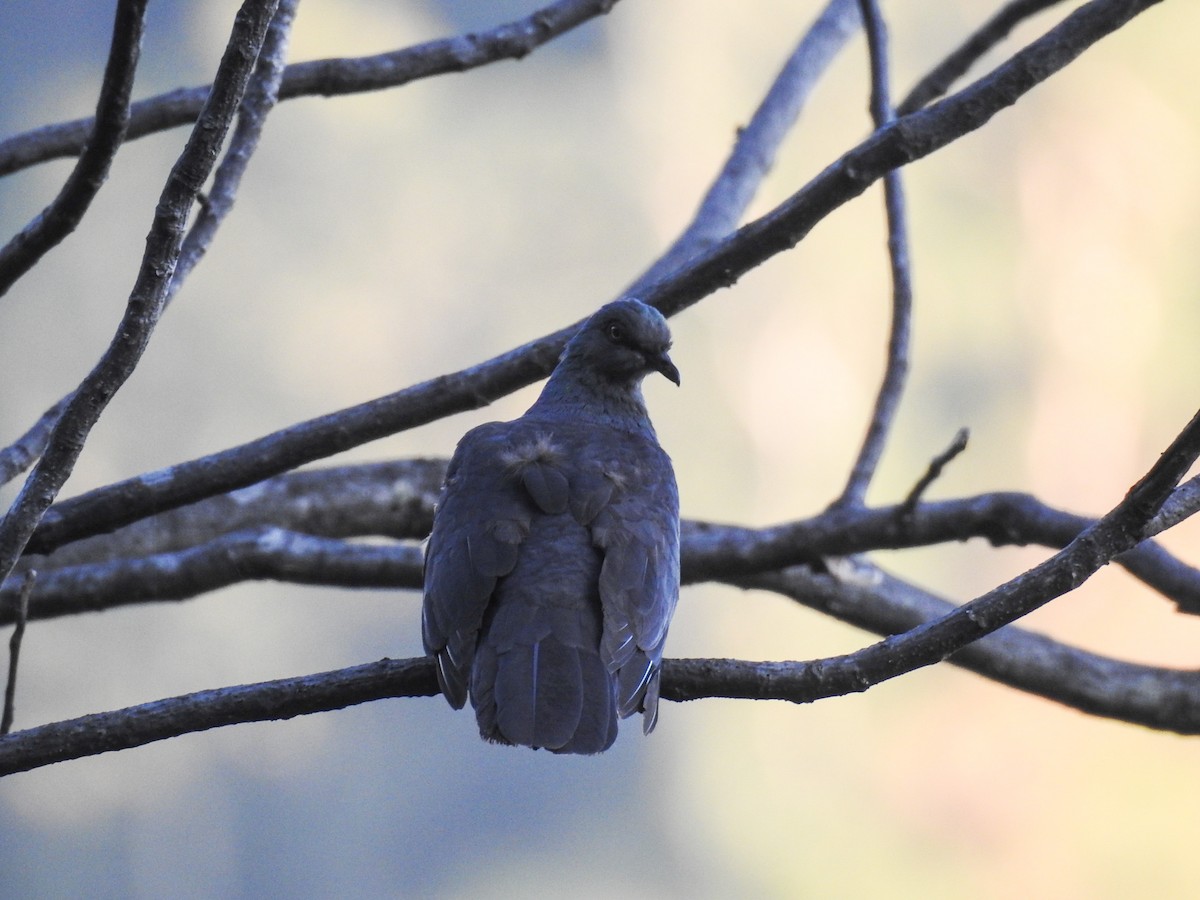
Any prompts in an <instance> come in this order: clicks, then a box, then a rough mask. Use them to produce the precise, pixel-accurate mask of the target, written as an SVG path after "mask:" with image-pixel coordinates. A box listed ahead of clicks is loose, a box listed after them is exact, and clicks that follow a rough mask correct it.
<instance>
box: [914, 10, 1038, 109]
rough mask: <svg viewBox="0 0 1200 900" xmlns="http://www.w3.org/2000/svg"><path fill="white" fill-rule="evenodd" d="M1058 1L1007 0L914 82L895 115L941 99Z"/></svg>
mask: <svg viewBox="0 0 1200 900" xmlns="http://www.w3.org/2000/svg"><path fill="white" fill-rule="evenodd" d="M1059 3H1062V0H1011V2H1010V3H1008V4H1007V5H1005V6H1004V7H1003V8H1002V9H1000V10H999V11H998V12H997V13H996V14H995V15H994V16H992V17H991V18H990V19H988V20H987V21H986V22H984V23H983V25H981V26H980V27H979V29H978V30H976V31H975V32H974V33H973V34H972V35H971V36H970V37H968V38H967V39H966V40H965V41H964V42H963V43H962V44H961V45H960V46H959V47H958V48H957V49H956V50H954V52H953V53H951V54H950V55H949V56H947V57H946V58H945V59H944V60H942V62H940V63H938V65H937V66H936V67H935V68H934V69H933V71H932V72H930V73H929V74H928V75H926V76H925V77H924V78H922V79H921V80H920V81H918V82H917V83H916V85H915V86H914V87H913V89H912V90H911V91H909V93H908V96H907V97H905V98H904V100H903V101H901V103H900V105H899V106H897V107H896V114H897V115H901V116H907V115H908V114H909V113H911V112H916V111H917V110H918V109H920V108H921V107H922V106H925V105H927V104H929V103H932V102H933V101H934V100H936V99H937V98H938V97H941V96H942V95H943V94H945V93H946V91H948V90H950V86H951V85H953V84H954V82H956V81H958V79H960V78H961V77H962V76H963V75H965V74H966V73H967V70H968V69H970V68H971V66H973V65H975V63H976V62H978V61H979V59H980V58H981V57H982V56H983V55H984V54H985V53H987V52H988V51H989V50H991V49H992V48H993V47H995V46H996V45H997V44H999V43H1000V42H1001V41H1002V40H1004V39H1005V38H1006V37H1008V36H1009V34H1011V33H1012V30H1013V29H1014V28H1016V27H1017V26H1018V25H1020V24H1021V23H1022V22H1024V21H1025V20H1026V19H1028V18H1031V17H1032V16H1034V15H1036V14H1037V13H1040V12H1041V11H1042V10H1044V9H1049V8H1050V7H1051V6H1057V5H1058V4H1059Z"/></svg>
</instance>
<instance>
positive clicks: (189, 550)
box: [0, 526, 423, 621]
mask: <svg viewBox="0 0 1200 900" xmlns="http://www.w3.org/2000/svg"><path fill="white" fill-rule="evenodd" d="M422 560H423V555H422V552H421V548H420V547H419V546H417V545H415V544H408V545H395V544H388V545H379V544H362V543H349V542H346V541H341V540H335V539H333V538H326V537H317V536H314V535H310V534H301V533H299V532H295V531H287V530H285V529H283V528H277V527H272V526H260V527H257V528H244V529H241V530H239V531H233V532H230V533H229V534H224V535H221V536H219V537H215V538H213V539H211V540H209V541H205V542H204V543H201V544H198V545H196V546H193V547H185V548H183V549H181V550H171V551H167V552H163V553H154V554H150V555H148V556H140V557H132V558H128V557H121V558H117V559H112V560H108V561H105V562H95V563H83V564H80V565H75V566H65V567H63V568H55V569H47V570H45V571H44V572H42V575H41V577H40V578H39V579H38V585H37V592H36V595H35V596H34V598H33V606H32V618H35V619H42V618H54V617H57V616H68V615H76V614H78V613H85V612H98V611H100V610H105V609H112V608H114V607H117V606H129V605H134V604H139V603H161V602H163V601H167V600H187V599H189V598H191V597H195V596H198V595H200V594H205V593H208V592H209V591H215V590H218V589H220V588H223V587H228V586H229V585H232V584H240V583H242V582H246V581H258V580H272V581H280V582H288V583H291V584H319V585H337V586H339V587H353V588H419V587H420V586H421V567H422ZM39 571H41V570H40V569H39ZM16 580H17V579H16V576H14V577H13V578H11V579H10V582H11V581H16ZM8 593H9V592H8V591H7V590H6V591H4V592H2V593H0V597H4V596H6V595H7V594H8ZM4 618H7V616H5V615H4V614H3V613H2V612H0V621H2V620H3V619H4Z"/></svg>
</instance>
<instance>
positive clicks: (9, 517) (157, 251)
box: [0, 0, 278, 579]
mask: <svg viewBox="0 0 1200 900" xmlns="http://www.w3.org/2000/svg"><path fill="white" fill-rule="evenodd" d="M277 5H278V0H246V3H245V4H244V5H243V6H242V8H241V10H239V12H238V14H237V19H236V21H235V23H234V27H233V32H232V34H231V36H230V40H229V45H228V46H227V48H226V51H225V54H224V56H223V57H222V59H221V63H220V66H219V67H218V70H217V77H216V79H215V80H214V82H213V85H214V86H213V90H212V93H211V94H210V95H209V98H208V101H207V102H206V104H205V109H204V112H203V113H202V114H201V116H200V118H199V120H198V121H197V123H196V128H195V129H193V131H192V134H191V137H190V138H189V139H188V142H187V144H186V146H185V147H184V150H183V153H182V154H181V155H180V157H179V159H178V160H177V161H176V163H175V166H174V167H173V168H172V169H171V174H170V176H169V177H168V179H167V184H166V186H165V187H164V188H163V191H162V195H161V196H160V198H159V202H158V207H157V209H156V210H155V214H154V219H153V221H152V223H151V226H150V233H149V235H148V236H147V238H146V251H145V254H144V256H143V257H142V264H141V267H140V269H139V271H138V275H137V279H136V281H135V283H134V287H133V292H132V293H131V294H130V297H129V301H128V304H127V305H126V309H125V314H124V316H123V317H122V319H121V323H120V325H119V326H118V328H117V333H116V335H115V336H114V337H113V339H112V342H111V344H110V345H109V347H108V349H107V350H105V352H104V354H103V355H102V356H101V358H100V361H99V362H98V363H97V364H96V366H95V368H93V369H92V371H91V372H90V373H88V375H87V376H85V378H84V379H83V381H82V383H81V384H80V385H79V387H78V388H77V389H76V390H75V392H74V393H73V394H72V395H71V399H70V400H69V401H68V403H67V407H66V409H65V410H64V411H63V413H62V416H61V418H60V419H59V421H58V424H57V425H56V426H55V428H54V431H53V434H52V435H51V437H50V441H49V444H48V445H47V447H46V450H45V453H44V454H43V456H42V459H41V461H40V462H39V463H38V465H37V466H36V467H35V468H34V470H33V472H32V473H31V474H30V475H29V477H28V478H27V479H26V481H25V484H24V485H23V487H22V489H21V491H20V493H19V494H18V495H17V498H16V500H15V501H14V502H13V504H12V506H11V507H10V508H9V510H8V512H7V514H6V515H5V516H4V519H3V520H0V579H3V578H4V577H7V575H8V573H9V572H10V571H12V567H13V565H14V564H15V563H16V561H17V559H18V558H19V557H20V555H21V553H22V552H23V551H24V549H25V546H26V544H27V542H28V540H29V537H30V535H32V534H33V531H34V529H35V528H36V527H37V525H38V522H39V521H40V520H41V518H42V516H43V514H44V513H45V511H46V510H47V509H48V508H49V506H50V504H51V503H52V502H53V501H54V498H55V496H56V495H57V494H58V491H59V490H60V489H61V488H62V486H63V484H64V483H65V482H66V480H67V478H68V477H69V476H70V474H71V470H72V469H73V468H74V465H75V460H76V459H77V458H78V457H79V453H80V451H81V450H82V449H83V444H84V441H85V440H87V436H88V433H89V432H90V431H91V429H92V426H93V425H95V424H96V421H97V420H98V419H99V418H100V414H101V413H102V412H103V411H104V408H105V407H106V406H107V405H108V402H109V401H110V400H111V399H112V397H113V395H114V394H116V392H117V390H118V389H119V388H120V387H121V385H122V384H124V382H125V380H126V379H127V378H128V377H129V376H130V374H131V373H132V372H133V370H134V368H135V367H136V366H137V363H138V361H139V360H140V359H141V357H142V353H143V352H144V351H145V349H146V346H147V344H148V342H149V340H150V334H151V332H152V331H153V330H154V326H155V324H157V322H158V317H159V315H160V314H161V312H162V308H163V303H164V302H165V299H166V293H167V288H168V285H169V283H170V279H171V275H172V273H173V272H174V270H175V263H176V260H177V259H178V257H179V248H180V244H181V243H182V240H183V232H184V228H185V226H186V224H187V216H188V212H189V211H190V210H191V207H192V204H193V203H194V202H195V199H196V195H197V194H198V193H199V192H200V189H201V188H202V187H203V185H204V182H205V180H207V178H208V175H209V173H210V172H211V171H212V167H213V163H214V161H215V160H216V158H217V154H218V151H219V150H220V147H221V144H222V142H223V141H224V138H225V133H226V131H227V129H228V127H229V123H230V121H231V120H232V118H233V114H234V112H235V110H236V109H237V105H238V103H239V102H240V100H241V96H242V94H243V92H244V91H245V89H246V82H247V81H248V79H249V77H250V72H251V70H252V68H253V66H254V63H255V60H256V59H257V57H258V52H259V49H260V48H261V47H262V42H263V38H264V37H265V35H266V30H267V25H268V24H269V22H270V20H271V17H272V16H273V15H274V12H275V7H276V6H277Z"/></svg>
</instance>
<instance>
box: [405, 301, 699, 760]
mask: <svg viewBox="0 0 1200 900" xmlns="http://www.w3.org/2000/svg"><path fill="white" fill-rule="evenodd" d="M670 346H671V336H670V332H669V330H668V329H667V323H666V320H665V319H664V318H663V317H662V316H661V315H660V314H659V313H658V311H657V310H655V309H653V308H651V307H649V306H646V305H645V304H643V303H641V302H639V301H637V300H618V301H616V302H614V303H610V304H608V305H607V306H605V307H603V308H602V309H600V310H599V311H598V312H597V313H595V315H593V316H592V317H591V318H590V319H588V321H587V323H586V324H585V325H584V326H583V328H582V329H581V330H580V331H579V333H578V334H576V335H575V337H574V338H573V339H572V340H571V342H570V343H568V344H567V348H566V350H565V351H564V352H563V356H562V358H561V359H560V360H559V363H558V366H557V367H556V368H555V369H554V372H553V373H552V374H551V376H550V379H549V381H547V382H546V385H545V387H544V388H543V389H542V393H541V396H539V397H538V399H537V402H535V403H534V404H533V406H531V407H530V408H529V410H528V412H526V413H525V415H523V416H522V417H521V418H519V419H515V420H513V421H511V422H491V423H488V424H486V425H481V426H480V427H478V428H475V429H472V430H471V431H469V432H467V434H466V435H465V436H464V437H463V439H462V440H461V441H460V442H459V444H458V448H457V449H456V450H455V452H454V457H453V458H452V459H451V460H450V468H449V470H448V471H447V474H446V483H445V485H444V487H443V489H442V494H441V498H440V499H439V501H438V507H437V512H436V515H435V516H434V522H433V533H432V534H431V535H430V538H429V546H428V548H427V550H426V554H425V600H424V606H423V610H422V637H423V640H424V643H425V650H426V652H427V653H429V654H430V655H431V656H434V657H435V658H436V660H437V670H438V682H439V684H440V685H441V688H442V693H443V694H445V695H446V699H447V700H448V701H449V702H450V705H451V706H453V707H454V708H455V709H461V708H462V706H463V705H464V704H465V703H466V700H467V697H468V696H470V699H471V704H472V706H474V707H475V716H476V719H477V720H478V723H479V731H480V734H482V735H483V737H485V738H486V739H488V740H490V741H496V742H498V743H504V744H521V745H524V746H529V747H545V748H546V749H548V750H552V751H553V752H555V753H599V752H600V751H602V750H606V749H608V747H610V746H611V745H612V743H613V741H614V740H615V739H616V736H617V718H618V717H622V718H624V717H626V716H630V715H632V714H634V713H636V712H641V713H642V714H643V717H644V718H643V730H644V731H645V732H646V733H647V734H649V732H650V731H651V730H652V729H653V728H654V724H655V721H656V719H657V715H658V682H659V666H660V665H661V663H662V656H663V643H664V641H665V640H666V636H667V626H668V624H669V623H670V621H671V614H672V613H673V612H674V610H675V602H676V600H677V599H678V596H679V494H678V491H677V490H676V487H675V475H674V472H673V471H672V469H671V460H670V459H669V458H668V457H667V455H666V453H664V452H663V450H662V448H661V447H659V445H658V439H657V438H656V436H655V434H654V428H653V426H652V425H651V424H650V417H649V415H648V414H647V412H646V406H645V403H644V402H643V400H642V392H641V382H642V379H643V377H645V376H646V375H647V374H649V373H651V372H660V373H661V374H663V375H664V376H666V377H667V378H669V379H670V380H671V381H673V382H675V383H676V384H678V383H679V371H678V369H676V368H675V366H674V364H673V363H672V362H671V360H670V357H668V355H667V351H668V350H669V349H670Z"/></svg>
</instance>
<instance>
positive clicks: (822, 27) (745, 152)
mask: <svg viewBox="0 0 1200 900" xmlns="http://www.w3.org/2000/svg"><path fill="white" fill-rule="evenodd" d="M861 23H862V18H861V16H860V15H859V12H858V0H830V2H829V4H828V5H827V6H826V7H825V9H824V10H823V11H822V13H821V15H819V16H818V17H817V20H816V21H815V22H813V24H812V26H811V27H810V28H809V29H808V31H807V32H805V34H804V37H802V38H801V39H800V43H799V44H798V45H797V46H796V49H795V50H793V51H792V55H791V56H790V57H788V60H787V62H786V63H784V66H783V69H781V70H780V72H779V74H778V75H777V76H775V81H774V82H773V83H772V84H771V88H770V90H769V91H767V95H766V96H765V97H764V98H763V101H762V103H761V104H759V107H758V109H756V110H755V111H754V115H753V116H752V117H751V119H750V122H749V124H748V125H746V127H745V128H740V129H738V136H737V140H736V141H735V142H734V145H733V151H732V152H731V153H730V155H729V158H728V159H727V160H726V161H725V165H724V166H723V167H722V169H721V171H720V173H719V174H718V175H717V177H716V179H715V180H714V181H713V183H712V185H711V186H710V187H709V189H708V193H706V194H705V195H704V199H703V200H701V201H700V207H699V208H698V209H697V210H696V215H695V216H694V217H693V219H692V222H691V224H690V225H688V227H687V228H686V229H684V231H683V233H682V234H680V235H679V237H678V238H676V239H675V242H674V243H673V244H672V245H671V246H670V247H669V248H668V249H667V251H666V252H665V253H664V254H663V255H662V256H660V257H659V258H658V259H657V260H655V262H654V264H653V265H651V266H650V268H649V269H647V270H646V271H645V272H644V273H642V275H641V276H640V277H639V278H638V279H637V280H636V281H635V282H634V283H633V284H631V285H630V286H629V287H628V288H626V289H625V293H626V294H627V295H629V296H632V297H638V296H641V292H642V291H643V290H645V289H646V288H647V287H649V286H650V285H652V284H654V282H656V281H659V280H660V279H662V278H664V277H666V276H668V275H670V274H671V273H672V272H673V271H674V270H675V269H678V268H679V267H680V266H681V265H683V264H684V263H685V262H687V261H688V260H689V259H691V258H692V257H693V256H696V255H697V254H699V253H702V252H703V251H705V250H707V249H709V248H710V247H712V246H713V245H714V244H716V243H717V242H718V241H720V240H721V239H722V238H724V237H726V236H728V235H729V234H730V233H731V232H732V231H733V230H734V229H735V228H737V225H738V223H739V222H740V221H741V220H742V216H743V215H744V214H745V212H746V209H747V207H748V206H749V205H750V201H751V200H753V199H754V195H755V194H756V193H757V192H758V187H759V185H760V184H761V183H762V180H763V178H765V177H766V175H767V173H768V172H769V171H770V170H771V166H772V165H774V163H775V153H776V151H777V150H778V149H779V145H780V144H781V143H783V139H784V138H785V137H786V136H787V134H788V132H789V131H790V130H791V129H792V126H793V125H795V124H796V120H797V119H798V118H799V117H800V113H801V111H802V110H803V109H804V104H805V103H806V102H808V97H809V95H810V94H811V93H812V91H813V89H814V88H815V87H816V86H817V82H818V81H820V80H821V76H822V75H823V74H824V73H825V70H826V69H827V68H829V64H830V63H832V62H833V60H834V58H835V57H836V56H837V54H838V53H839V52H840V51H841V49H842V47H844V46H845V45H846V42H847V41H848V40H849V39H850V36H851V35H852V34H854V32H855V31H856V30H857V29H858V27H859V26H860V24H861Z"/></svg>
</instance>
